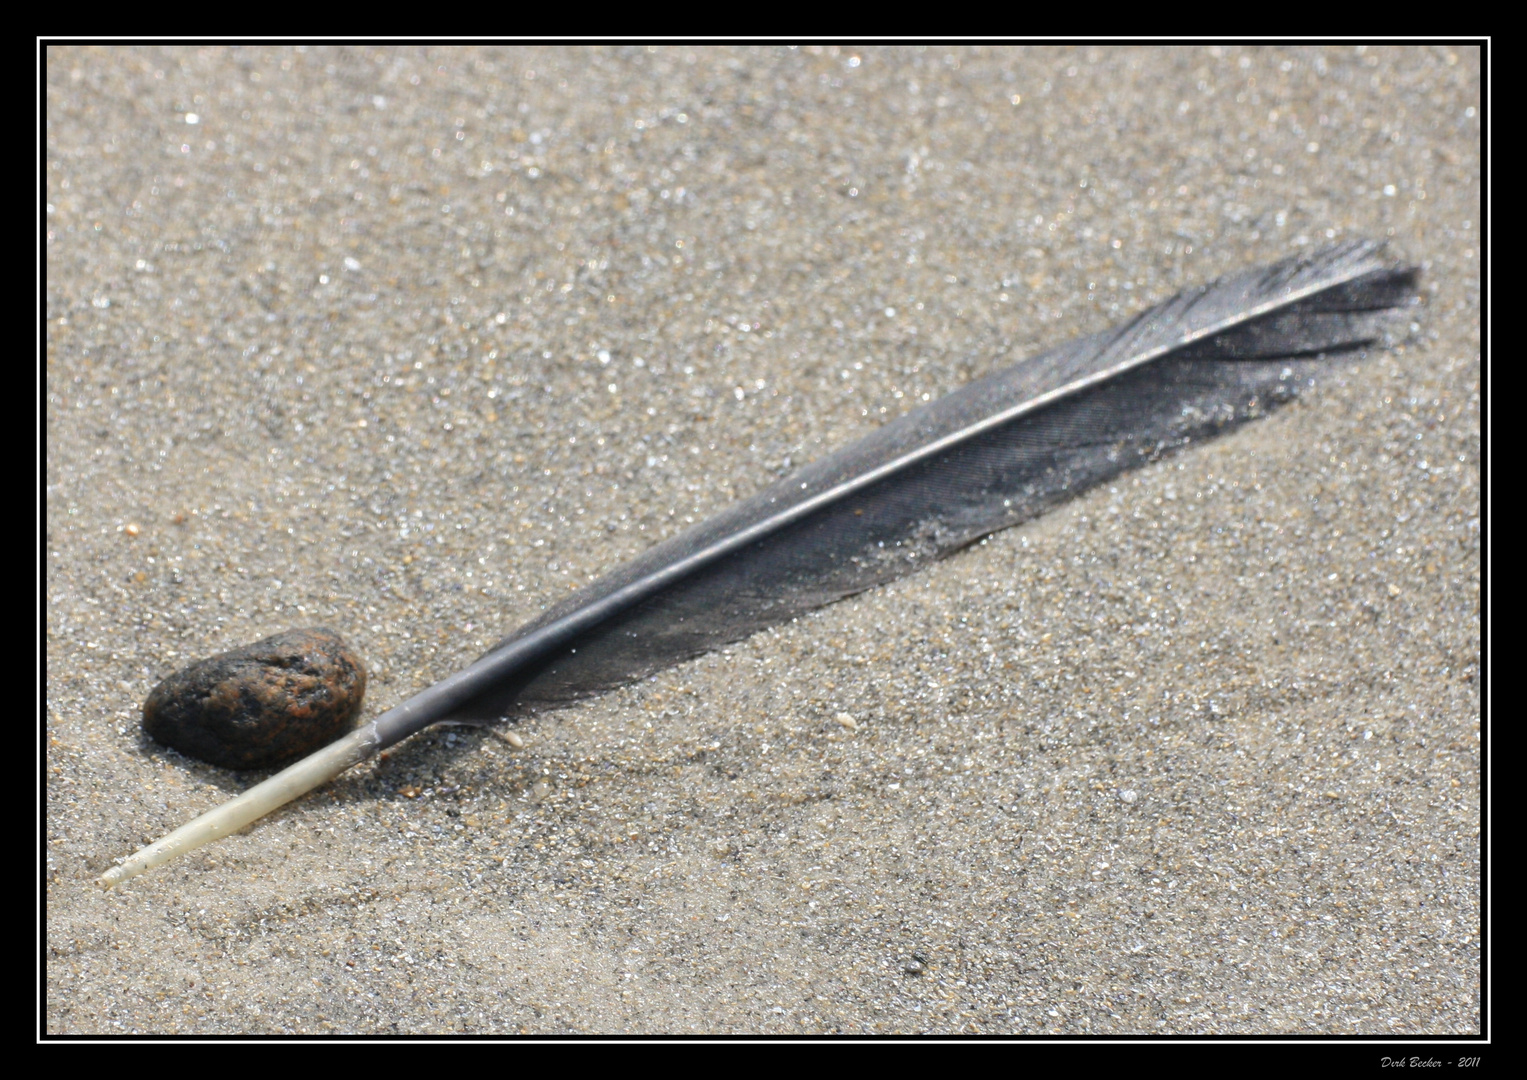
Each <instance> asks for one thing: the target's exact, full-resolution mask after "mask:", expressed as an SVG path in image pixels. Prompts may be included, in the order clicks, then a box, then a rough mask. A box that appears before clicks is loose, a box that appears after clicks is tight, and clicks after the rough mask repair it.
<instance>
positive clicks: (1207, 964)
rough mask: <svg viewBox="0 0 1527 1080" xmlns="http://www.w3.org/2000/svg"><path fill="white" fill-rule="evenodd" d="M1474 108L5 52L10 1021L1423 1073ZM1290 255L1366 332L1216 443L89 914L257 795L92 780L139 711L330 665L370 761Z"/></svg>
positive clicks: (1457, 799) (1474, 333)
mask: <svg viewBox="0 0 1527 1080" xmlns="http://www.w3.org/2000/svg"><path fill="white" fill-rule="evenodd" d="M1479 93H1480V75H1479V57H1478V54H1477V52H1476V51H1473V50H1456V51H1449V50H1448V49H1441V48H1439V49H1375V48H1370V49H1367V50H1366V51H1361V52H1359V51H1357V50H1354V49H1352V48H1341V49H1325V50H1320V49H1293V50H1280V49H1256V48H1252V49H1246V48H1224V49H1191V50H1170V49H1127V48H1117V49H1116V48H1105V47H1094V48H1083V49H1066V50H1060V49H1047V48H1038V49H1029V50H1010V49H1003V48H986V49H964V48H960V49H954V48H948V47H930V48H927V49H924V50H915V49H894V48H886V49H881V48H875V49H867V50H864V51H862V52H849V51H844V50H806V49H801V50H794V51H792V50H787V49H782V48H781V49H773V48H769V49H743V48H739V49H727V50H711V49H700V48H675V49H670V48H660V49H657V50H655V51H654V50H648V49H647V48H645V47H637V48H629V49H627V48H605V49H568V50H561V49H557V50H547V49H522V50H498V49H474V50H456V49H446V48H438V49H414V48H405V49H397V48H370V49H362V50H333V49H319V48H312V49H307V50H305V51H300V50H294V49H290V48H275V47H269V48H267V47H259V48H253V49H246V50H225V49H194V48H170V49H153V48H139V47H132V48H117V49H100V50H91V49H76V48H65V49H59V50H56V51H53V52H51V53H50V54H49V59H48V68H47V85H46V94H47V99H46V121H47V126H46V139H47V164H46V192H45V195H46V199H47V201H48V208H47V217H46V224H47V230H48V232H47V273H48V280H47V292H46V312H45V314H46V318H47V349H48V353H47V383H46V393H47V398H46V417H47V474H46V475H47V484H48V489H47V503H46V514H47V534H46V544H47V546H46V551H45V559H46V564H45V565H46V575H47V576H46V589H47V609H46V620H47V622H46V632H47V639H46V649H47V686H46V721H47V722H46V740H47V742H46V746H45V747H44V757H45V769H46V771H45V777H46V782H47V786H46V790H45V798H46V804H45V815H46V816H45V822H44V839H45V845H46V847H45V864H44V873H45V881H46V901H45V911H44V917H45V920H46V923H45V946H46V954H45V955H46V961H45V979H46V990H45V992H46V1001H45V1014H44V1015H45V1019H44V1025H45V1031H46V1032H48V1033H50V1034H103V1035H104V1034H116V1033H126V1032H142V1033H160V1034H175V1033H202V1034H220V1035H229V1034H264V1033H299V1034H325V1033H330V1034H346V1033H354V1034H374V1033H405V1034H420V1035H422V1034H427V1033H439V1032H466V1033H481V1034H493V1033H515V1032H528V1033H537V1034H548V1035H550V1034H560V1033H569V1032H587V1033H716V1034H728V1033H737V1034H754V1033H756V1034H792V1035H803V1034H812V1033H821V1032H840V1033H844V1034H866V1033H882V1032H908V1033H958V1032H979V1033H989V1034H1031V1033H1045V1032H1065V1033H1071V1034H1078V1033H1081V1034H1087V1033H1090V1034H1094V1035H1118V1034H1190V1033H1227V1034H1241V1035H1272V1034H1295V1035H1316V1034H1327V1033H1338V1034H1341V1033H1362V1034H1381V1035H1382V1034H1389V1035H1395V1036H1402V1035H1403V1036H1416V1035H1427V1034H1463V1033H1473V1032H1477V1031H1478V1030H1479V1028H1480V1024H1481V1015H1480V1004H1481V1003H1480V989H1481V987H1480V971H1479V969H1480V960H1481V949H1480V937H1479V935H1480V930H1481V922H1480V919H1481V909H1480V903H1479V889H1480V854H1481V851H1480V801H1479V795H1480V782H1479V781H1480V765H1481V754H1480V688H1479V661H1480V559H1479V555H1480V536H1479V529H1480V521H1479V514H1480V488H1479V481H1480V423H1479V421H1480V398H1479V394H1480V363H1479V351H1480V333H1479V311H1480V306H1479V262H1480V260H1479V254H1480V253H1479V242H1480V234H1479V215H1480V196H1479V192H1480V186H1479V185H1480V168H1481V165H1480V118H1479V116H1478V112H1477V110H1478V108H1479V105H1480V100H1479ZM1344 236H1369V237H1378V238H1383V237H1390V238H1392V246H1393V250H1394V252H1395V254H1396V257H1397V258H1404V259H1407V260H1411V261H1414V262H1416V263H1419V264H1420V265H1422V266H1423V268H1424V275H1425V289H1426V303H1425V306H1424V307H1423V308H1422V309H1420V310H1419V311H1418V312H1417V314H1416V327H1415V329H1414V331H1412V332H1410V333H1409V334H1408V335H1407V336H1408V339H1409V340H1407V341H1406V342H1405V343H1404V344H1403V345H1402V346H1401V347H1400V348H1398V349H1396V350H1394V351H1390V352H1384V353H1375V354H1373V355H1370V356H1368V357H1367V358H1366V359H1354V358H1343V359H1339V360H1336V361H1333V362H1332V363H1331V365H1330V369H1329V372H1328V374H1327V375H1326V376H1325V377H1323V378H1321V379H1320V380H1319V382H1318V384H1317V385H1316V386H1315V387H1314V388H1313V389H1312V390H1311V391H1310V392H1308V393H1307V394H1306V395H1304V397H1303V398H1302V399H1301V400H1300V401H1299V402H1297V403H1295V404H1293V405H1291V406H1289V407H1287V408H1285V409H1282V410H1281V411H1279V412H1277V413H1276V414H1274V415H1273V416H1271V417H1270V418H1268V419H1266V420H1263V421H1259V422H1257V423H1255V424H1251V425H1248V426H1246V427H1245V428H1242V429H1240V430H1239V431H1237V432H1235V433H1233V434H1230V435H1228V436H1226V437H1224V438H1221V439H1218V440H1215V441H1212V442H1208V443H1204V444H1202V445H1198V446H1194V447H1191V448H1189V449H1187V450H1186V451H1184V452H1181V453H1177V454H1173V455H1170V456H1168V457H1166V458H1165V459H1163V460H1161V461H1159V462H1156V463H1155V464H1153V465H1150V466H1148V467H1146V468H1144V469H1142V470H1140V471H1137V472H1134V473H1130V474H1127V475H1125V476H1124V477H1122V478H1120V479H1119V480H1117V481H1116V482H1114V483H1113V484H1111V485H1108V486H1105V487H1102V488H1099V489H1095V490H1093V491H1091V492H1089V493H1087V494H1086V495H1084V496H1082V497H1080V498H1078V499H1077V500H1075V501H1074V502H1072V503H1070V504H1068V505H1066V506H1064V507H1062V508H1060V509H1058V510H1057V511H1055V512H1053V513H1051V514H1050V515H1048V516H1046V517H1045V518H1042V519H1040V520H1039V521H1036V522H1034V523H1032V524H1030V525H1027V526H1024V527H1021V528H1017V529H1013V530H1009V531H1007V532H1004V533H1001V534H998V535H996V536H993V537H991V538H989V539H988V540H987V541H985V542H983V543H981V544H979V545H977V546H975V547H973V548H971V549H969V550H967V551H965V552H963V553H961V554H959V555H957V556H955V557H953V558H950V559H948V560H946V561H943V562H941V563H938V564H937V565H936V566H934V567H932V568H931V569H929V570H928V571H925V572H923V573H921V574H919V575H916V576H914V577H911V578H908V579H905V580H903V581H901V582H898V583H895V584H893V585H891V586H889V587H886V588H882V589H878V590H875V591H873V592H870V593H867V594H864V595H862V596H860V597H857V598H854V599H852V600H849V601H845V602H843V603H839V604H836V605H833V606H831V607H829V608H827V609H825V610H822V611H820V612H818V613H816V614H814V615H812V616H810V617H807V618H803V619H800V620H798V621H796V622H794V623H792V624H790V625H786V626H782V627H779V628H777V629H775V630H771V631H768V632H765V633H762V634H759V635H757V636H755V637H754V638H752V639H749V640H748V641H746V642H743V643H740V644H738V645H735V646H732V647H730V648H727V649H725V650H723V651H721V652H718V653H715V654H712V655H710V656H707V657H704V658H702V659H700V660H697V661H695V662H693V663H689V664H686V665H683V666H680V667H678V668H675V669H672V670H670V671H667V672H665V673H663V674H661V675H659V676H657V677H655V678H653V679H651V680H648V681H646V682H643V683H641V684H639V685H637V686H633V687H630V688H628V689H626V690H623V691H621V692H617V693H612V694H609V695H607V696H605V697H602V698H599V699H597V700H594V701H589V702H587V703H584V704H582V705H580V706H578V707H576V708H572V709H568V710H566V711H563V712H560V713H556V714H552V715H548V716H543V717H539V718H536V719H534V720H532V721H529V722H527V723H525V724H523V725H521V726H520V727H519V728H518V729H517V732H518V734H519V736H521V741H522V743H523V745H522V746H514V745H511V744H510V743H509V742H507V741H505V739H503V738H502V737H500V736H498V735H495V734H492V733H489V732H484V731H478V730H469V729H444V730H437V731H434V732H430V733H426V734H425V735H422V736H420V737H417V738H415V739H413V740H412V741H410V742H408V743H405V744H403V745H402V746H400V747H398V748H397V749H396V750H395V751H394V752H392V753H390V754H389V755H388V756H387V757H386V758H385V759H384V760H382V761H380V762H373V763H369V764H367V765H365V766H363V767H361V768H359V769H357V770H355V771H354V772H353V773H352V774H349V775H347V776H346V777H344V778H343V779H342V780H340V781H339V782H337V783H335V784H333V785H331V786H330V787H329V788H328V789H326V790H324V791H322V792H319V793H317V794H315V795H314V796H311V797H308V798H306V799H304V800H302V801H300V802H298V803H296V804H294V805H293V806H290V807H288V808H287V809H286V810H284V811H282V812H281V813H279V814H278V815H276V816H275V817H273V818H272V819H270V820H267V821H265V822H262V823H260V824H258V825H257V826H255V827H254V828H252V829H249V830H247V831H245V832H243V833H241V834H239V835H237V836H234V837H231V838H229V839H227V840H225V841H223V842H221V843H219V844H217V845H216V846H213V847H211V848H208V849H204V850H202V851H199V852H197V853H195V854H194V855H191V856H189V857H187V858H185V859H182V860H180V861H179V862H176V863H173V864H171V865H169V866H168V867H165V868H163V869H162V870H160V871H158V872H156V873H154V874H152V875H149V876H146V877H144V878H140V879H138V880H135V881H132V882H130V883H128V884H127V885H125V886H123V887H121V888H119V889H117V890H114V891H113V892H111V893H103V892H101V891H100V890H99V889H97V888H96V886H95V884H94V882H95V878H96V877H97V876H98V875H99V874H100V873H101V872H102V871H104V870H105V869H106V868H108V867H109V866H110V865H112V861H113V860H114V859H117V858H120V857H121V856H124V855H127V854H129V853H130V852H131V851H132V850H133V849H134V848H136V847H137V846H138V845H139V844H140V843H142V842H143V841H145V840H147V839H150V838H152V837H155V836H158V835H159V834H161V833H163V832H164V831H166V830H168V829H170V828H172V827H174V826H176V825H179V824H181V823H183V822H184V821H186V820H188V819H189V818H191V817H193V816H194V815H196V814H197V813H200V812H201V811H203V810H205V809H207V808H209V807H210V806H212V805H214V804H215V803H217V802H219V801H222V800H223V799H225V798H227V797H228V796H230V795H231V794H233V793H236V792H237V791H239V790H242V789H243V788H244V787H245V786H247V785H248V784H249V783H250V782H251V779H252V778H251V777H250V776H248V775H245V774H237V773H232V772H227V771H224V770H220V769H216V768H213V767H210V766H207V765H203V764H200V763H197V762H195V761H191V760H189V759H187V758H184V757H182V756H180V755H178V754H176V753H175V752H173V751H168V750H165V749H163V748H160V747H157V746H155V745H154V744H152V743H150V742H149V741H147V740H146V739H145V738H144V736H143V735H142V734H141V730H140V727H139V709H140V708H141V705H142V702H143V700H144V698H145V697H146V696H147V695H148V692H149V690H150V689H151V688H152V687H153V685H154V684H155V683H156V682H157V681H158V680H159V679H160V678H162V677H163V676H164V675H165V674H167V673H169V672H170V671H172V670H174V669H175V668H177V667H180V666H182V665H184V664H185V663H187V662H188V661H190V660H192V659H195V658H198V657H201V656H205V655H208V654H210V653H213V652H216V651H219V650H222V649H226V648H229V647H232V646H234V645H238V644H242V643H245V642H249V641H253V640H256V639H259V638H261V637H264V636H266V635H269V634H271V633H275V632H277V631H279V630H282V629H286V628H289V627H296V626H328V627H332V628H333V629H335V630H337V631H339V632H340V633H341V634H343V635H344V636H345V637H346V638H347V639H348V640H349V641H350V642H351V643H352V644H353V645H354V646H355V647H356V649H357V650H358V651H359V652H360V654H361V655H362V656H363V657H364V658H365V659H366V662H367V664H368V665H369V667H370V670H371V683H370V689H369V691H368V699H369V704H368V710H369V711H371V712H375V711H380V710H382V709H385V708H387V707H390V706H391V705H393V704H395V703H396V702H398V701H399V700H401V699H402V698H404V697H406V696H407V695H409V694H410V693H412V692H414V691H416V690H418V689H421V688H422V687H424V686H426V685H428V684H429V683H430V682H432V681H433V680H435V679H437V678H440V677H442V676H444V675H447V674H449V673H451V672H452V671H454V670H456V669H458V668H459V667H461V666H463V665H464V664H465V663H467V662H468V661H470V660H471V659H473V658H475V657H476V655H478V653H479V652H480V651H481V650H482V649H484V648H486V647H487V646H488V645H489V644H491V643H492V642H493V641H494V640H496V639H497V638H498V637H500V636H502V635H503V634H505V633H507V632H509V631H510V630H511V629H513V628H514V627H515V626H516V625H518V624H519V623H521V622H523V621H525V620H527V619H529V618H531V617H533V616H534V615H535V614H537V613H538V612H539V611H541V610H542V609H543V608H544V607H545V606H546V605H547V604H549V603H550V602H552V601H553V600H554V599H555V598H557V597H558V596H560V595H563V594H564V593H565V592H566V591H567V590H568V589H569V588H571V587H574V586H576V585H578V584H582V583H584V582H586V581H588V580H589V579H590V578H591V577H594V576H597V575H598V574H600V573H602V572H604V571H606V570H608V569H610V568H612V567H614V566H616V565H617V564H619V563H620V562H621V561H623V560H625V559H626V558H629V557H630V556H632V555H634V554H636V553H637V552H640V551H641V550H643V549H644V548H645V547H647V546H648V545H649V544H650V543H652V542H653V541H654V540H657V539H660V538H662V537H664V536H668V535H671V534H672V533H673V532H675V531H677V530H679V529H682V528H683V527H684V526H685V525H686V524H687V523H689V522H690V521H693V520H699V519H700V518H702V517H703V516H705V515H707V514H710V513H712V512H714V511H715V510H717V509H718V508H720V507H722V506H725V505H726V504H727V503H728V502H730V501H732V500H733V499H734V498H737V497H739V496H742V495H746V494H748V493H750V492H752V491H755V490H757V489H758V488H759V487H761V486H763V485H764V484H766V483H767V482H770V481H771V480H773V479H774V478H775V477H776V476H778V475H782V474H784V473H785V472H788V471H789V470H790V469H791V468H792V467H793V466H795V465H799V464H802V463H804V462H805V461H808V460H810V459H812V458H814V457H816V456H818V455H820V454H821V453H823V452H825V451H826V450H829V449H831V448H833V447H835V446H838V445H841V444H843V443H845V442H847V441H849V440H851V439H853V438H855V437H857V436H859V435H861V434H863V433H865V432H866V431H868V430H871V429H872V428H873V427H874V426H875V425H877V424H879V423H881V422H882V421H883V420H884V419H885V418H886V417H888V416H894V415H897V414H899V413H900V412H903V411H905V410H906V409H908V408H910V407H912V406H913V405H915V404H916V403H918V402H920V401H922V400H923V399H924V398H925V397H936V396H938V395H940V394H943V393H947V392H948V391H950V390H952V389H954V388H956V387H958V386H961V385H963V384H964V383H965V382H967V381H969V380H970V379H971V378H973V377H976V376H979V375H981V374H983V373H985V372H987V371H989V370H991V369H992V368H993V367H995V366H998V365H1001V364H1004V363H1009V362H1012V361H1014V360H1016V359H1019V358H1021V357H1022V356H1024V355H1026V354H1029V353H1032V352H1035V351H1037V350H1039V349H1041V348H1044V347H1046V346H1049V345H1052V344H1055V343H1058V342H1060V341H1063V340H1066V339H1067V338H1069V337H1072V336H1074V335H1077V334H1080V333H1084V332H1090V331H1094V330H1098V329H1101V328H1103V327H1105V326H1107V325H1109V324H1110V323H1112V322H1115V321H1117V320H1119V319H1120V318H1123V317H1126V316H1127V315H1128V314H1130V313H1132V312H1134V311H1137V310H1139V309H1140V308H1141V307H1143V306H1145V305H1146V304H1148V303H1150V302H1152V301H1155V300H1159V299H1162V298H1164V297H1165V296H1167V295H1170V294H1171V293H1172V292H1174V291H1175V290H1177V289H1178V288H1180V287H1182V286H1185V285H1188V284H1193V283H1197V282H1202V281H1205V280H1208V279H1210V278H1212V277H1214V276H1216V275H1218V274H1220V273H1224V272H1228V271H1231V270H1235V269H1239V268H1242V267H1245V266H1249V265H1255V264H1257V263H1263V262H1268V261H1271V260H1273V259H1276V258H1279V257H1281V256H1283V255H1286V254H1288V253H1290V252H1293V251H1296V250H1298V249H1300V248H1303V247H1307V246H1312V245H1315V244H1319V243H1323V242H1325V241H1326V240H1327V238H1329V237H1344ZM254 778H258V774H256V776H255V777H254Z"/></svg>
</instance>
